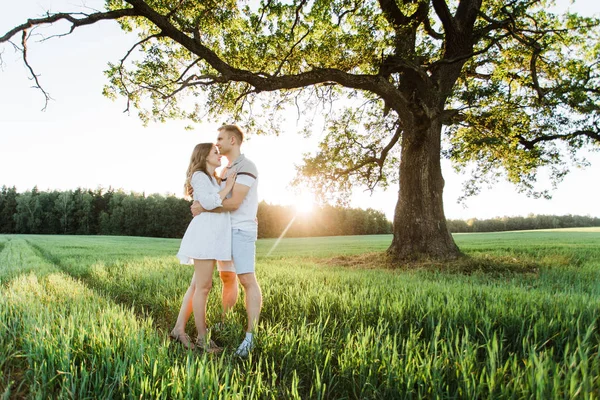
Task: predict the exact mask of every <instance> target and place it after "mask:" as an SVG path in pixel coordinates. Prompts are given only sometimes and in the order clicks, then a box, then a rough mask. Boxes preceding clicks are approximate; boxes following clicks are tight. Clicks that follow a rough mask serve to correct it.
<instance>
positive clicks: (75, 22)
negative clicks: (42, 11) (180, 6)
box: [0, 8, 138, 43]
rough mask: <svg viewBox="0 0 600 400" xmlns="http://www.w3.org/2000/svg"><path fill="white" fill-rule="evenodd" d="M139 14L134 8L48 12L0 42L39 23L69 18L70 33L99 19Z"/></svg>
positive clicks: (22, 25) (18, 27)
mask: <svg viewBox="0 0 600 400" xmlns="http://www.w3.org/2000/svg"><path fill="white" fill-rule="evenodd" d="M76 15H85V18H75V16H76ZM137 15H138V14H137V13H136V11H135V10H134V9H133V8H124V9H121V10H114V11H106V12H98V13H94V14H84V13H58V14H48V15H47V16H46V17H43V18H35V19H28V20H27V22H25V23H24V24H21V25H18V26H16V27H14V28H13V29H11V30H10V31H8V32H7V33H5V34H4V36H2V37H0V43H4V42H7V41H8V40H10V39H11V38H12V37H13V36H14V35H16V34H17V33H19V32H22V31H25V30H29V29H31V28H33V27H34V26H39V25H44V24H53V23H54V22H58V21H60V20H67V21H69V22H71V24H72V26H71V31H70V32H69V33H72V32H73V31H74V30H75V28H77V27H80V26H84V25H91V24H94V23H96V22H98V21H102V20H111V19H119V18H123V17H132V16H137Z"/></svg>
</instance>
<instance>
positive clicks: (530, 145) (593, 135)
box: [515, 130, 600, 150]
mask: <svg viewBox="0 0 600 400" xmlns="http://www.w3.org/2000/svg"><path fill="white" fill-rule="evenodd" d="M578 136H587V137H589V138H590V139H592V140H595V141H597V142H598V143H600V133H598V132H594V131H585V130H582V131H575V132H573V133H567V134H564V135H547V136H538V137H536V138H534V139H531V140H527V139H525V138H524V137H523V136H522V135H516V136H515V137H516V138H517V139H519V143H520V144H521V145H523V147H525V148H526V149H527V150H533V149H534V148H535V145H536V144H537V143H540V142H548V141H552V140H557V139H562V140H568V139H573V138H576V137H578Z"/></svg>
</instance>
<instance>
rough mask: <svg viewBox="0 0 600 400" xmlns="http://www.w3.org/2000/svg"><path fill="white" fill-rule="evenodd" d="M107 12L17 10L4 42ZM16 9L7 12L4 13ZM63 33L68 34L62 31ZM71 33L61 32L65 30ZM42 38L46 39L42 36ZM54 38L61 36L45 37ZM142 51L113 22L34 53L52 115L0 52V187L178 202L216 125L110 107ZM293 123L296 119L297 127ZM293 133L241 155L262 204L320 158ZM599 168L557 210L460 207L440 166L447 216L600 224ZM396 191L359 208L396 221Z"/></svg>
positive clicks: (488, 204)
mask: <svg viewBox="0 0 600 400" xmlns="http://www.w3.org/2000/svg"><path fill="white" fill-rule="evenodd" d="M557 3H558V4H559V6H561V7H562V8H566V7H569V8H570V9H571V11H577V12H580V13H584V14H587V15H598V14H600V2H598V1H597V0H577V1H576V2H575V4H570V2H569V1H567V0H559V1H558V2H557ZM82 4H86V5H87V6H88V7H92V8H98V9H99V8H102V5H103V1H102V0H35V1H33V0H20V1H19V2H10V5H7V6H6V7H5V12H3V13H1V14H0V35H2V34H4V33H5V32H7V31H8V30H10V29H11V28H13V27H15V26H16V25H18V24H21V23H23V22H25V20H26V19H27V18H31V17H36V16H41V15H42V14H44V13H45V12H46V11H48V10H50V11H52V12H58V11H85V10H82V9H81V5H82ZM7 8H8V9H9V10H8V12H6V9H7ZM65 26H66V25H63V28H64V27H65ZM63 31H64V30H63ZM40 32H42V30H40ZM43 32H45V33H46V34H48V32H52V33H56V30H55V29H54V30H46V31H43ZM135 41H136V37H135V35H125V34H123V32H122V31H121V30H120V28H119V27H118V26H117V24H116V23H114V22H103V23H100V24H96V25H93V26H88V27H82V28H78V29H76V31H75V32H74V34H72V35H70V36H66V37H62V38H56V39H52V40H49V41H47V42H44V43H34V42H33V41H30V42H29V43H30V44H29V57H30V62H31V64H32V65H33V66H34V67H35V69H36V72H37V73H39V74H41V76H40V80H41V83H42V85H43V86H44V87H45V89H46V90H47V91H48V92H49V93H50V95H51V96H52V98H53V99H54V100H53V101H51V102H50V103H49V105H48V109H47V110H46V111H45V112H42V111H40V110H41V108H42V107H43V105H44V102H43V97H42V94H41V93H40V92H39V91H37V90H35V89H31V88H30V87H31V86H32V82H31V81H30V80H29V74H28V72H27V70H26V68H25V66H24V64H23V62H22V60H21V58H20V55H19V54H17V53H16V52H15V51H14V50H13V49H12V48H11V47H9V46H4V47H3V48H2V47H0V51H2V52H3V53H2V58H3V61H4V64H3V65H2V70H0V186H2V185H3V184H5V185H7V186H13V185H15V186H16V187H17V190H18V191H19V192H23V191H25V190H28V189H31V188H32V187H33V186H35V185H37V186H38V188H39V189H40V190H48V189H59V190H68V189H75V188H77V187H84V188H92V189H94V188H96V187H98V186H102V187H104V188H108V187H109V186H112V187H114V188H123V189H125V190H126V191H129V190H133V191H136V192H145V193H146V194H150V193H161V194H166V193H175V194H177V195H178V196H180V195H181V188H182V184H183V180H184V175H185V170H186V168H187V163H188V161H189V155H190V154H191V151H192V149H193V147H194V145H195V144H196V143H199V142H206V141H214V140H215V139H216V128H217V127H218V125H217V124H212V123H207V124H201V125H200V126H196V129H195V130H192V131H187V130H184V129H183V128H184V126H186V125H187V123H186V122H178V121H172V122H168V123H166V124H150V126H148V127H143V126H142V124H141V122H140V120H139V119H138V118H137V116H136V114H135V112H133V113H132V114H131V115H127V114H124V113H123V110H124V108H125V100H124V99H119V100H117V101H116V102H112V101H111V100H108V99H107V98H105V97H103V96H102V94H101V92H102V88H103V86H104V84H105V83H106V82H107V80H106V78H105V77H104V74H103V71H104V70H105V69H106V68H107V62H108V61H112V62H116V61H118V60H119V59H120V58H122V57H123V55H124V54H125V52H126V51H127V50H128V49H129V47H130V46H131V45H132V44H133V43H134V42H135ZM290 120H291V121H295V115H294V116H293V117H291V118H290ZM299 129H300V127H298V126H296V125H295V123H291V124H290V125H289V127H288V128H287V132H285V133H284V134H282V135H281V136H279V137H263V136H261V137H257V136H254V137H251V138H250V140H249V141H248V142H247V143H245V144H244V147H243V150H244V153H245V154H246V155H247V156H248V157H249V158H251V159H252V160H254V161H255V162H256V164H257V166H258V169H259V171H260V177H261V178H260V187H259V193H260V198H261V199H263V200H265V201H267V202H269V203H273V204H293V203H294V189H293V188H291V187H290V182H291V180H292V179H293V177H294V176H295V168H294V165H295V164H299V163H300V162H301V159H302V154H303V153H306V152H311V151H314V150H316V141H315V140H316V139H318V137H319V136H320V132H316V133H315V135H314V136H315V137H314V138H312V139H305V138H303V137H302V136H301V135H300V134H298V133H297V132H298V131H299ZM588 159H589V160H590V161H591V162H592V166H591V167H588V168H587V169H585V170H574V171H573V172H572V173H571V174H570V175H569V176H568V177H567V178H566V179H565V180H564V181H563V183H562V184H561V185H560V186H559V188H558V190H556V191H555V192H554V196H553V199H552V200H545V199H537V200H536V199H530V198H527V197H526V196H525V195H522V194H518V193H517V192H516V190H515V189H514V187H513V186H512V185H510V184H508V183H499V184H497V185H495V186H494V187H493V188H491V189H485V190H484V191H483V192H482V193H481V194H480V195H479V196H477V197H475V198H472V199H470V200H468V201H467V203H466V208H465V207H464V206H463V205H459V204H457V202H456V200H457V199H458V197H459V196H460V195H461V182H462V181H463V179H464V177H462V176H459V175H456V174H455V173H454V172H453V171H452V169H451V168H450V166H449V164H448V163H447V162H444V163H443V173H444V178H445V180H446V186H445V191H444V207H445V212H446V217H447V218H451V219H468V218H472V217H476V218H480V219H481V218H492V217H496V216H505V215H507V216H516V215H527V214H529V213H535V214H556V215H563V214H580V215H590V216H600V209H599V208H598V198H600V185H598V184H597V182H598V178H597V177H598V176H599V175H600V153H593V154H590V155H589V157H588ZM396 200H397V187H393V188H390V189H389V190H388V191H385V192H384V191H378V192H376V193H375V194H374V195H373V196H370V195H369V194H368V193H364V192H362V190H361V189H357V190H356V192H355V193H354V194H353V200H352V206H354V207H361V208H367V207H371V208H374V209H377V210H380V211H383V212H384V213H385V214H386V215H387V216H388V218H390V219H391V218H392V216H393V211H394V207H395V205H396Z"/></svg>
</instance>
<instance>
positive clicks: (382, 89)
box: [126, 0, 408, 112]
mask: <svg viewBox="0 0 600 400" xmlns="http://www.w3.org/2000/svg"><path fill="white" fill-rule="evenodd" d="M126 1H127V2H128V3H129V4H131V5H132V6H133V7H134V9H135V10H136V12H137V14H136V15H140V16H143V17H145V18H147V19H148V20H149V21H150V22H152V23H153V24H154V25H156V26H157V27H158V28H159V29H161V31H162V32H163V33H164V34H165V35H166V36H168V37H170V38H171V39H173V40H174V41H176V42H177V43H179V44H181V45H182V46H184V47H185V48H186V49H187V50H188V51H190V52H191V53H193V54H196V55H197V56H199V57H200V58H202V59H204V60H205V61H206V62H207V63H208V64H209V65H210V66H211V67H213V68H214V69H215V70H217V71H218V72H219V73H220V74H221V76H222V77H223V79H224V80H228V81H237V82H246V83H249V84H251V85H252V86H254V87H255V88H256V91H257V93H258V92H262V91H275V90H280V89H297V88H300V87H303V86H307V85H315V84H319V83H330V82H335V83H338V84H340V85H342V86H345V87H348V88H354V89H361V90H368V91H372V92H374V93H376V94H377V95H379V96H380V97H382V98H383V99H384V100H385V101H386V102H387V104H389V105H390V107H391V108H393V109H395V110H398V111H399V112H402V110H404V109H406V108H407V106H408V100H407V99H406V98H404V96H402V95H401V94H400V93H399V92H398V91H397V90H396V88H395V87H394V86H393V85H392V84H391V83H390V82H389V81H388V80H387V79H385V78H384V77H382V76H378V75H354V74H349V73H347V72H344V71H341V70H339V69H334V68H315V69H313V70H311V71H307V72H302V73H300V74H296V75H283V76H278V77H276V76H263V75H260V74H257V73H253V72H250V71H248V70H243V69H239V68H234V67H232V66H231V65H229V64H228V63H226V62H225V61H224V60H222V59H221V58H220V57H219V56H218V55H217V54H216V53H215V52H214V51H212V50H211V49H209V48H207V47H206V46H204V45H203V44H202V43H200V42H198V41H196V40H194V39H192V38H190V37H189V36H187V35H185V34H184V33H183V32H182V31H180V30H179V29H177V28H176V27H175V26H173V25H172V24H171V22H170V21H169V20H168V18H166V17H165V16H163V15H161V14H159V13H158V12H156V11H155V10H153V9H152V8H151V7H150V6H148V5H147V4H146V3H145V2H144V1H143V0H126Z"/></svg>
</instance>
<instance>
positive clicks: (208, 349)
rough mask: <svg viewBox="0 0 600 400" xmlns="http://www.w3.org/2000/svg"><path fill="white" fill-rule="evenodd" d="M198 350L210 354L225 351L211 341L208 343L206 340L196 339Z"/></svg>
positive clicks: (195, 344)
mask: <svg viewBox="0 0 600 400" xmlns="http://www.w3.org/2000/svg"><path fill="white" fill-rule="evenodd" d="M194 346H195V347H196V349H198V350H201V351H203V352H205V353H208V354H219V353H220V352H222V351H223V348H222V347H219V346H217V344H216V343H215V342H214V341H213V340H212V339H210V340H209V341H208V342H207V341H206V338H201V337H198V338H196V342H195V343H194Z"/></svg>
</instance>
